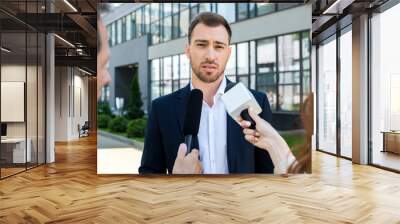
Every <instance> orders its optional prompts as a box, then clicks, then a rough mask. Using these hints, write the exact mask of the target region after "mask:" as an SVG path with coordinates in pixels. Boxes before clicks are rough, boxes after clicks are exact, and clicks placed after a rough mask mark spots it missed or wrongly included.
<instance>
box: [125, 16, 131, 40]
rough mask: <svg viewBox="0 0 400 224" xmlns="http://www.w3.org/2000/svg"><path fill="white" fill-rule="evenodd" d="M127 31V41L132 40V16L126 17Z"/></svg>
mask: <svg viewBox="0 0 400 224" xmlns="http://www.w3.org/2000/svg"><path fill="white" fill-rule="evenodd" d="M125 30H126V40H130V39H131V38H132V37H131V32H132V30H131V15H130V14H129V15H127V16H126V28H125Z"/></svg>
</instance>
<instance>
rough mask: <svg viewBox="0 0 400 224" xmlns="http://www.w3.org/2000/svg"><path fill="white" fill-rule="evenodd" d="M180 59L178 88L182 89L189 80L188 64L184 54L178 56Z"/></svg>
mask: <svg viewBox="0 0 400 224" xmlns="http://www.w3.org/2000/svg"><path fill="white" fill-rule="evenodd" d="M179 57H180V67H179V68H180V83H179V85H180V87H181V88H182V87H184V86H186V85H187V84H188V83H189V79H190V62H189V59H188V58H187V56H186V55H185V54H181V55H179Z"/></svg>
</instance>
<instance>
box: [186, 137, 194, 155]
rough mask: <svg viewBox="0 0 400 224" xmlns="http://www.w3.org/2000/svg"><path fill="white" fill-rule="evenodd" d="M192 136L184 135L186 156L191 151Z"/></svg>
mask: <svg viewBox="0 0 400 224" xmlns="http://www.w3.org/2000/svg"><path fill="white" fill-rule="evenodd" d="M192 139H193V136H192V135H186V136H185V144H186V148H187V150H186V155H187V154H189V153H190V152H191V151H192Z"/></svg>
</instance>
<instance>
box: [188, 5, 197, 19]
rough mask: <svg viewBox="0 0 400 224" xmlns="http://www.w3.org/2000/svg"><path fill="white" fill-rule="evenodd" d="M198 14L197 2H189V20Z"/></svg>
mask: <svg viewBox="0 0 400 224" xmlns="http://www.w3.org/2000/svg"><path fill="white" fill-rule="evenodd" d="M197 14H199V3H190V21H192V20H193V19H194V17H196V16H197Z"/></svg>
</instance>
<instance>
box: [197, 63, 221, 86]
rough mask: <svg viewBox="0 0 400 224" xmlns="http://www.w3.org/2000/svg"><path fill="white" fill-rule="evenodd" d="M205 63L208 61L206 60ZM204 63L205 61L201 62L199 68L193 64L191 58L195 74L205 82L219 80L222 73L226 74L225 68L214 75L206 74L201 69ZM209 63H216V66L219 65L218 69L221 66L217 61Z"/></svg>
mask: <svg viewBox="0 0 400 224" xmlns="http://www.w3.org/2000/svg"><path fill="white" fill-rule="evenodd" d="M204 63H208V62H204ZM202 64H203V63H201V64H200V65H199V67H198V68H195V67H194V66H193V64H192V61H191V60H190V65H191V66H192V70H193V73H194V75H195V76H196V77H197V78H198V79H200V80H201V81H202V82H204V83H213V82H215V81H217V80H218V79H219V78H220V77H221V75H223V74H224V69H223V70H222V71H221V72H220V73H217V74H215V75H212V76H209V75H206V74H204V73H203V72H202V71H200V69H201V65H202ZM208 64H214V65H215V66H217V69H218V68H219V65H217V64H215V63H212V62H211V63H208Z"/></svg>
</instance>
